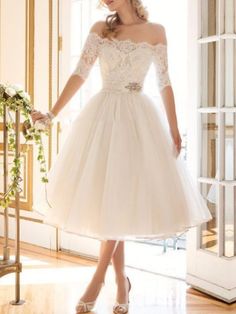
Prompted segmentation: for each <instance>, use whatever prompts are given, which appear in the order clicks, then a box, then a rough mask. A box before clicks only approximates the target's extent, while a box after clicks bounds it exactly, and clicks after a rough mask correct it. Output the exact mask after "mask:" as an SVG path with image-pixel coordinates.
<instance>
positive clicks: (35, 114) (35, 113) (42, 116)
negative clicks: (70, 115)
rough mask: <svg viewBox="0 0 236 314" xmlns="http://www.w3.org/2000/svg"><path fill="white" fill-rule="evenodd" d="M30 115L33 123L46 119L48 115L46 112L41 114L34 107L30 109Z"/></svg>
mask: <svg viewBox="0 0 236 314" xmlns="http://www.w3.org/2000/svg"><path fill="white" fill-rule="evenodd" d="M30 115H31V118H32V120H33V123H35V121H36V120H40V119H43V120H44V119H48V116H47V115H46V114H43V113H42V112H41V111H39V110H35V109H33V110H32V111H31V113H30Z"/></svg>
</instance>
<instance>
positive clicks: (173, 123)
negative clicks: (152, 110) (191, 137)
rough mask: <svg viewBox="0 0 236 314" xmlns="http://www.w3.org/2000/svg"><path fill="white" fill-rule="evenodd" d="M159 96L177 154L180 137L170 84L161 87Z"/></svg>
mask: <svg viewBox="0 0 236 314" xmlns="http://www.w3.org/2000/svg"><path fill="white" fill-rule="evenodd" d="M161 97H162V101H163V103H164V106H165V111H166V116H167V120H168V124H169V130H170V134H171V137H172V139H173V142H174V145H175V148H176V150H177V154H178V155H179V153H180V150H181V142H182V139H181V136H180V133H179V128H178V121H177V116H176V110H175V100H174V93H173V89H172V87H171V86H170V85H169V86H166V87H165V88H163V90H162V91H161Z"/></svg>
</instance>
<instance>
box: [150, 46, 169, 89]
mask: <svg viewBox="0 0 236 314" xmlns="http://www.w3.org/2000/svg"><path fill="white" fill-rule="evenodd" d="M154 65H155V69H156V77H157V82H158V87H159V91H162V90H163V89H164V88H165V87H166V86H171V81H170V77H169V72H168V55H167V45H166V44H162V43H159V44H157V45H156V46H155V49H154Z"/></svg>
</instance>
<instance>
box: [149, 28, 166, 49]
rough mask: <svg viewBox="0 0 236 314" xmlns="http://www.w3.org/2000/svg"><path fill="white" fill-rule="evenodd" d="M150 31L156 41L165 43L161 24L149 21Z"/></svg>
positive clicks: (164, 34) (164, 31) (164, 33)
mask: <svg viewBox="0 0 236 314" xmlns="http://www.w3.org/2000/svg"><path fill="white" fill-rule="evenodd" d="M149 27H150V32H151V34H152V37H153V40H154V41H155V42H156V43H163V44H167V38H166V30H165V27H164V26H163V25H162V24H159V23H150V26H149Z"/></svg>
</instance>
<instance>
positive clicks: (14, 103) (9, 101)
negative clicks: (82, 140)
mask: <svg viewBox="0 0 236 314" xmlns="http://www.w3.org/2000/svg"><path fill="white" fill-rule="evenodd" d="M4 109H6V114H7V118H6V120H7V121H6V129H7V131H8V150H9V151H14V150H15V148H16V140H15V139H16V130H15V127H14V124H15V123H14V119H13V116H12V112H13V113H15V112H17V111H19V112H20V114H22V115H23V116H24V118H25V120H24V122H23V135H24V138H25V143H24V144H26V143H28V141H34V142H35V144H36V146H37V147H38V155H37V160H38V162H39V163H40V172H41V173H43V176H42V178H41V180H42V182H44V183H47V182H48V178H47V167H46V160H45V155H44V149H43V143H42V137H41V134H42V132H43V133H44V134H46V135H48V131H49V130H48V129H45V130H41V129H38V128H36V127H35V126H34V125H33V123H32V120H31V116H30V113H31V111H32V109H33V108H32V106H31V103H30V96H29V94H28V93H26V92H25V91H24V90H23V89H22V87H21V86H20V85H6V84H0V116H1V117H3V115H4ZM28 149H29V147H28V146H27V145H26V152H27V150H28ZM20 169H21V152H19V153H18V156H15V157H14V159H13V166H12V167H11V169H10V180H9V183H8V188H7V191H6V192H5V193H4V195H3V197H2V199H0V206H2V207H4V208H7V207H8V206H9V204H10V203H11V199H10V198H11V197H14V196H15V195H16V193H17V192H21V188H20V182H21V181H22V180H23V179H22V177H21V172H20Z"/></svg>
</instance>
